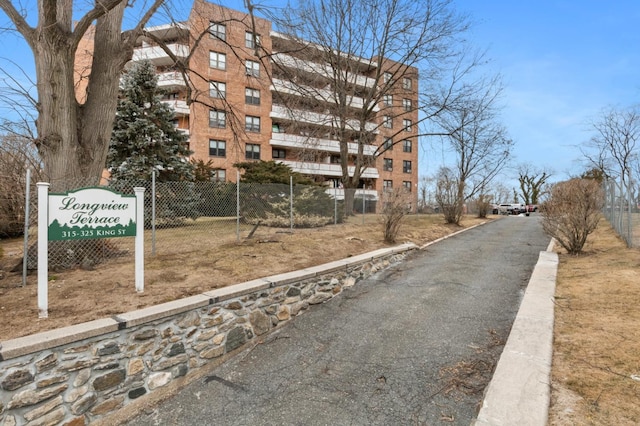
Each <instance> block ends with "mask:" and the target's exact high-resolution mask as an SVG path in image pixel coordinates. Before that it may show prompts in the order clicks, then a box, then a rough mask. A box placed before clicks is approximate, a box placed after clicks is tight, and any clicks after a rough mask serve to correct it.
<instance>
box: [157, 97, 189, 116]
mask: <svg viewBox="0 0 640 426" xmlns="http://www.w3.org/2000/svg"><path fill="white" fill-rule="evenodd" d="M162 102H163V103H165V104H167V105H169V106H171V107H172V108H173V110H174V111H175V112H176V114H177V115H189V113H190V112H191V110H190V109H189V105H187V102H186V101H179V100H174V99H170V100H163V101H162Z"/></svg>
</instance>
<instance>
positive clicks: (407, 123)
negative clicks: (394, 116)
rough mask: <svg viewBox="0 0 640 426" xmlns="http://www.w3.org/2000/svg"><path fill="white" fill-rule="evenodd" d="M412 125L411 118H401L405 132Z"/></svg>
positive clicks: (409, 129)
mask: <svg viewBox="0 0 640 426" xmlns="http://www.w3.org/2000/svg"><path fill="white" fill-rule="evenodd" d="M412 125H413V122H412V121H411V120H407V119H404V120H402V128H403V129H404V131H405V132H410V131H411V126H412Z"/></svg>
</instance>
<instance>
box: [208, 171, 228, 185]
mask: <svg viewBox="0 0 640 426" xmlns="http://www.w3.org/2000/svg"><path fill="white" fill-rule="evenodd" d="M211 180H212V181H214V182H224V181H226V180H227V171H226V170H225V169H215V170H212V171H211Z"/></svg>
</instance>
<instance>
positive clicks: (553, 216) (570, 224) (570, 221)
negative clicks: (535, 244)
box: [542, 179, 603, 254]
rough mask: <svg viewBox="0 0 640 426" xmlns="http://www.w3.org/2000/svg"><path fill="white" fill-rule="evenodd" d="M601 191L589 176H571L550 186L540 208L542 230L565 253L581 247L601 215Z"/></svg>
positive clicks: (576, 252)
mask: <svg viewBox="0 0 640 426" xmlns="http://www.w3.org/2000/svg"><path fill="white" fill-rule="evenodd" d="M602 204H603V192H602V188H601V186H600V184H599V183H598V182H597V181H595V180H593V179H571V180H568V181H565V182H560V183H558V184H556V185H554V186H553V188H552V190H551V196H550V198H549V200H547V201H546V202H545V203H544V208H543V209H542V217H543V220H542V227H543V229H544V231H545V232H546V233H547V234H549V235H550V236H551V237H553V238H555V239H556V241H558V243H559V244H560V245H561V246H562V247H563V248H564V249H565V250H567V252H568V253H569V254H578V253H580V252H581V251H582V249H583V247H584V244H585V243H586V241H587V237H588V236H589V234H591V233H592V232H593V231H594V230H595V229H596V227H597V226H598V222H599V220H600V218H601V216H602V215H601V209H602Z"/></svg>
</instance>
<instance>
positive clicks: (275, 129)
mask: <svg viewBox="0 0 640 426" xmlns="http://www.w3.org/2000/svg"><path fill="white" fill-rule="evenodd" d="M271 131H272V132H273V133H284V129H283V128H281V127H280V125H279V124H278V123H273V124H272V125H271Z"/></svg>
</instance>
